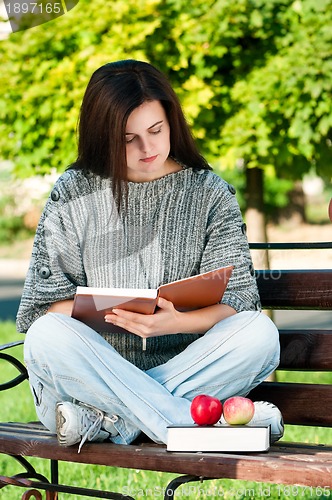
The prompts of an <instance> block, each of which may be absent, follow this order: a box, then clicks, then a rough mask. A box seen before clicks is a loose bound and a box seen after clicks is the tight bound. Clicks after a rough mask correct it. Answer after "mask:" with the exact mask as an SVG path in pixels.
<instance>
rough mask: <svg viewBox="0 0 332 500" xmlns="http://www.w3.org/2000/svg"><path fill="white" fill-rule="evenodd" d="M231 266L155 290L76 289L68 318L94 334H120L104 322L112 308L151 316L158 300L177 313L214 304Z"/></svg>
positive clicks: (221, 294)
mask: <svg viewBox="0 0 332 500" xmlns="http://www.w3.org/2000/svg"><path fill="white" fill-rule="evenodd" d="M232 270H233V266H226V267H221V268H219V269H215V270H213V271H209V272H206V273H202V274H197V275H195V276H190V277H189V278H184V279H181V280H177V281H172V282H171V283H167V284H165V285H161V286H160V287H158V288H157V289H135V288H93V287H82V286H78V287H77V291H76V295H75V299H74V305H73V310H72V317H73V318H76V319H78V320H80V321H82V322H83V323H86V324H87V325H89V326H91V327H92V328H94V329H95V330H97V331H103V332H107V331H108V332H118V331H124V330H123V329H119V327H116V326H115V325H112V324H111V323H106V322H105V319H104V318H105V314H107V313H109V312H112V309H113V307H114V308H115V307H116V308H118V309H126V310H127V311H133V312H138V313H142V314H153V313H154V312H155V310H156V307H157V300H158V297H163V298H165V299H167V300H170V301H171V302H173V304H174V307H175V308H176V309H178V310H180V311H189V310H193V309H200V308H201V307H206V306H210V305H213V304H218V303H219V302H220V301H221V299H222V296H223V294H224V292H225V290H226V287H227V284H228V281H229V278H230V276H231V274H232Z"/></svg>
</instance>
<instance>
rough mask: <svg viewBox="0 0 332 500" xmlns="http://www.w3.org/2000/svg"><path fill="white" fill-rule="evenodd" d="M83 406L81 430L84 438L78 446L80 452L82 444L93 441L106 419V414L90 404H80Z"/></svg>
mask: <svg viewBox="0 0 332 500" xmlns="http://www.w3.org/2000/svg"><path fill="white" fill-rule="evenodd" d="M80 406H81V409H82V410H81V432H80V434H82V439H81V442H80V444H79V447H78V453H80V451H81V448H82V446H83V445H84V443H85V442H86V440H88V441H92V440H93V438H94V437H95V436H96V435H97V434H98V432H99V431H100V429H101V424H102V422H103V420H104V414H103V412H102V411H101V410H98V409H97V408H92V407H89V406H88V405H83V404H82V403H81V404H80Z"/></svg>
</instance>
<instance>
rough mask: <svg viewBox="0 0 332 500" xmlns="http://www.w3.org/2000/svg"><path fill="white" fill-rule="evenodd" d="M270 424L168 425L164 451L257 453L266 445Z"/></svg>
mask: <svg viewBox="0 0 332 500" xmlns="http://www.w3.org/2000/svg"><path fill="white" fill-rule="evenodd" d="M270 434H271V430H270V426H269V425H268V426H255V427H254V426H249V425H218V424H216V425H208V426H198V425H182V426H181V425H180V426H176V425H174V426H172V425H171V426H169V427H168V438H167V451H182V452H187V453H190V452H207V453H208V452H217V453H218V452H219V453H225V452H228V453H239V452H261V451H267V450H268V449H269V447H270Z"/></svg>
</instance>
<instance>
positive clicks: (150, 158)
mask: <svg viewBox="0 0 332 500" xmlns="http://www.w3.org/2000/svg"><path fill="white" fill-rule="evenodd" d="M157 157H158V155H155V156H149V157H148V158H141V161H143V162H144V163H151V162H153V161H154V160H155V159H156V158H157Z"/></svg>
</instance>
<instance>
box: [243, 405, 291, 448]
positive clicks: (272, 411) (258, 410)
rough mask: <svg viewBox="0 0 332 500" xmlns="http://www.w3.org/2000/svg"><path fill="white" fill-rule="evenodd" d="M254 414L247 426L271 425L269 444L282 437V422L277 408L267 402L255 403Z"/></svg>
mask: <svg viewBox="0 0 332 500" xmlns="http://www.w3.org/2000/svg"><path fill="white" fill-rule="evenodd" d="M254 406H255V413H254V416H253V418H252V419H251V420H250V422H249V423H248V425H271V443H275V441H278V439H281V438H282V436H283V435H284V420H283V418H282V415H281V412H280V410H279V408H277V407H276V406H275V405H274V404H272V403H268V402H267V401H255V402H254Z"/></svg>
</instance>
